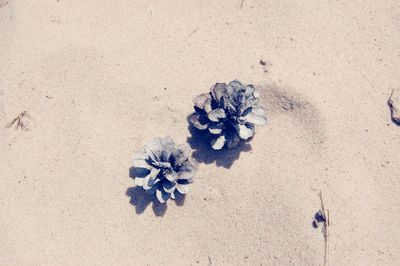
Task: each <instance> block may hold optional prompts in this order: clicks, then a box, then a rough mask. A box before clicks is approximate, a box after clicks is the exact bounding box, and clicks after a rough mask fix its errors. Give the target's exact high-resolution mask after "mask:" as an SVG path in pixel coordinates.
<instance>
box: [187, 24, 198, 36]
mask: <svg viewBox="0 0 400 266" xmlns="http://www.w3.org/2000/svg"><path fill="white" fill-rule="evenodd" d="M198 30H199V27H197V28H195V29H194V31H192V32H191V33H189V35H188V36H187V37H188V38H189V37H190V36H192V35H193V34H194V33H196V31H198Z"/></svg>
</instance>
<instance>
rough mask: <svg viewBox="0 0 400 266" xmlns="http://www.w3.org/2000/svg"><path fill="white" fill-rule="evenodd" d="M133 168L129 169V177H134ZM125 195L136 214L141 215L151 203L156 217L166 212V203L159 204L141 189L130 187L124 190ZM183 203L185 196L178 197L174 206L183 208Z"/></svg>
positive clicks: (153, 197)
mask: <svg viewBox="0 0 400 266" xmlns="http://www.w3.org/2000/svg"><path fill="white" fill-rule="evenodd" d="M134 173H135V168H134V167H131V168H130V169H129V176H130V177H132V178H133V177H134ZM126 195H127V196H128V197H130V201H129V203H130V204H131V205H133V206H135V211H136V213H137V214H142V213H144V211H145V210H146V209H147V207H148V206H149V205H150V203H153V205H152V208H153V212H154V214H155V215H156V216H161V217H163V216H164V215H165V213H166V212H167V208H168V205H167V202H166V203H160V202H159V201H158V200H157V198H156V197H155V196H154V195H149V194H148V193H147V192H146V191H145V190H144V189H143V188H142V187H138V186H135V187H130V188H128V189H127V190H126ZM184 203H185V195H179V196H177V197H176V199H175V204H176V205H177V206H183V205H184Z"/></svg>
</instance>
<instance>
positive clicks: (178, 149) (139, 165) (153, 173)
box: [133, 137, 196, 203]
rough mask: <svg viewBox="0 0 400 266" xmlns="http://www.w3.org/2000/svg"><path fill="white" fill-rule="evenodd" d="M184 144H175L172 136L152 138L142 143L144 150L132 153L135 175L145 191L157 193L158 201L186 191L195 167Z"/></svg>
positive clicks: (162, 201) (137, 182) (136, 181)
mask: <svg viewBox="0 0 400 266" xmlns="http://www.w3.org/2000/svg"><path fill="white" fill-rule="evenodd" d="M190 152H191V150H190V148H189V147H188V145H187V144H182V145H179V146H175V143H174V141H173V140H172V139H171V137H166V138H164V139H161V138H155V139H154V140H153V141H151V142H150V143H149V144H147V145H145V146H144V151H143V152H138V153H135V154H134V158H133V166H134V167H135V171H134V179H135V184H136V185H137V186H141V187H143V189H144V190H146V192H147V193H149V194H151V195H153V194H156V196H157V199H158V201H160V202H161V203H164V202H166V201H167V200H168V199H169V198H172V199H175V197H176V196H177V194H178V193H180V194H186V193H187V192H188V191H189V186H190V183H192V181H193V177H194V174H195V171H196V169H195V168H196V167H195V164H194V163H193V161H192V160H191V159H189V156H190Z"/></svg>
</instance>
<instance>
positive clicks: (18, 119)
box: [6, 111, 30, 131]
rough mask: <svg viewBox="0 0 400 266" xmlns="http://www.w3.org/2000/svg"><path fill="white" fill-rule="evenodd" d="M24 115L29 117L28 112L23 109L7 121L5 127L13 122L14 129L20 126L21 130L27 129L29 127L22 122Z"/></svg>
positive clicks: (8, 126) (10, 125)
mask: <svg viewBox="0 0 400 266" xmlns="http://www.w3.org/2000/svg"><path fill="white" fill-rule="evenodd" d="M24 117H27V118H30V115H29V114H28V112H27V111H23V112H22V113H20V114H19V115H18V116H17V117H16V118H14V119H13V120H12V121H11V122H10V123H8V124H7V126H6V127H7V128H10V127H12V126H13V125H14V124H15V130H17V129H18V128H21V129H22V130H23V131H27V130H29V128H28V127H27V126H26V125H25V123H24V122H23V118H24Z"/></svg>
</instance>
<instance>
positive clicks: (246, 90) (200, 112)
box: [190, 80, 267, 150]
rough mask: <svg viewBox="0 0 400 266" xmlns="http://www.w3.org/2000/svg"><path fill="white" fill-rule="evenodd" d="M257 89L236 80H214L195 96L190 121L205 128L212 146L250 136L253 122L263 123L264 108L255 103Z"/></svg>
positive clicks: (223, 144) (235, 142)
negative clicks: (226, 82)
mask: <svg viewBox="0 0 400 266" xmlns="http://www.w3.org/2000/svg"><path fill="white" fill-rule="evenodd" d="M258 97H259V93H258V92H257V91H256V90H255V88H254V86H253V85H251V84H249V85H246V86H243V85H242V83H240V82H239V81H237V80H234V81H231V82H229V84H228V85H226V84H225V83H216V84H215V85H214V86H213V87H211V91H210V92H209V93H203V94H201V95H199V96H198V97H196V98H195V99H194V100H193V102H194V109H195V112H194V113H193V114H192V115H191V117H190V123H191V124H192V125H193V126H194V127H195V128H197V129H199V130H202V131H207V132H208V133H207V135H208V137H210V139H211V146H212V147H213V149H215V150H220V149H222V148H223V147H224V146H225V145H226V146H227V147H228V148H233V147H236V146H237V145H238V144H239V142H240V140H249V139H250V138H251V137H253V135H254V133H255V130H254V125H266V123H267V119H266V117H265V112H264V110H263V109H262V108H261V107H259V106H258Z"/></svg>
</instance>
